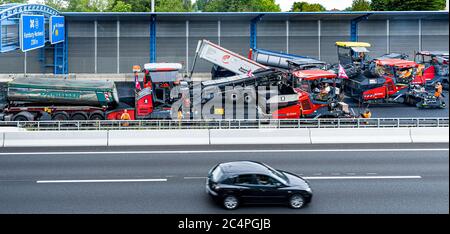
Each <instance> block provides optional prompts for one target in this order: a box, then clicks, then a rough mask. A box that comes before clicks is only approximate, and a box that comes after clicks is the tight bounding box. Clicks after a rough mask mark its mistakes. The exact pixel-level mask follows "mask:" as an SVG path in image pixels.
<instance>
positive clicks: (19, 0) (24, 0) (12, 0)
mask: <svg viewBox="0 0 450 234" xmlns="http://www.w3.org/2000/svg"><path fill="white" fill-rule="evenodd" d="M27 2H28V0H0V5H2V4H8V3H27Z"/></svg>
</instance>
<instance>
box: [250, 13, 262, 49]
mask: <svg viewBox="0 0 450 234" xmlns="http://www.w3.org/2000/svg"><path fill="white" fill-rule="evenodd" d="M263 16H264V14H260V15H258V16H257V17H256V18H254V19H252V20H251V22H250V48H252V49H256V48H258V22H259V21H261V19H262V17H263Z"/></svg>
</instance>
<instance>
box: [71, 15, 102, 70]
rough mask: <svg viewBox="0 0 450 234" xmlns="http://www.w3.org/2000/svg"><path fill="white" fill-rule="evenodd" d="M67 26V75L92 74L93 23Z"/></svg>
mask: <svg viewBox="0 0 450 234" xmlns="http://www.w3.org/2000/svg"><path fill="white" fill-rule="evenodd" d="M68 24H69V25H68V29H67V33H68V37H69V43H68V46H69V48H68V51H69V73H94V72H95V64H94V63H95V57H94V56H95V53H94V50H95V38H94V22H93V21H83V22H69V23H68Z"/></svg>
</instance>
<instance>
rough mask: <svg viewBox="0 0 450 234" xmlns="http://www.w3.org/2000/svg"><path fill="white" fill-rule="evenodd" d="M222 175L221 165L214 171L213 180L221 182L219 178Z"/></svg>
mask: <svg viewBox="0 0 450 234" xmlns="http://www.w3.org/2000/svg"><path fill="white" fill-rule="evenodd" d="M222 176H223V173H222V169H220V167H217V168H216V169H215V170H214V171H213V172H212V177H211V180H212V181H214V182H219V180H220V179H221V178H222Z"/></svg>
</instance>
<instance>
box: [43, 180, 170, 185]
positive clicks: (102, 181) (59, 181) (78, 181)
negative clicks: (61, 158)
mask: <svg viewBox="0 0 450 234" xmlns="http://www.w3.org/2000/svg"><path fill="white" fill-rule="evenodd" d="M129 182H167V179H123V180H38V181H36V183H38V184H56V183H129Z"/></svg>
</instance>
